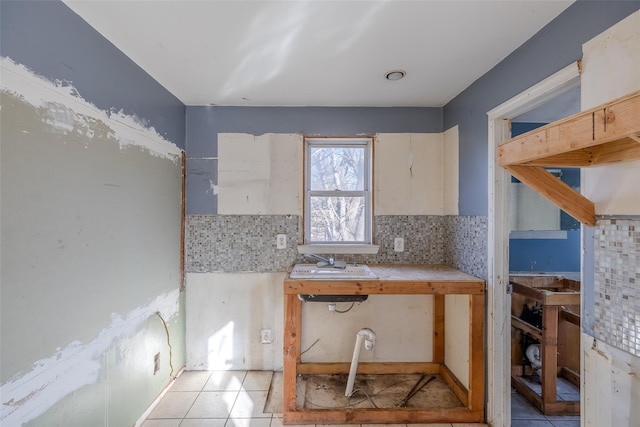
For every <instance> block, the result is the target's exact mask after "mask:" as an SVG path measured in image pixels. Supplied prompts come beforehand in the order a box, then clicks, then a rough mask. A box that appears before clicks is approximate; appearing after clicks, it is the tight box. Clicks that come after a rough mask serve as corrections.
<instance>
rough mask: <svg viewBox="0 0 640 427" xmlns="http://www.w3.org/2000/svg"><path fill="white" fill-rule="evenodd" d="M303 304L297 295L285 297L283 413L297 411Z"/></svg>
mask: <svg viewBox="0 0 640 427" xmlns="http://www.w3.org/2000/svg"><path fill="white" fill-rule="evenodd" d="M301 315H302V302H301V301H300V300H299V299H298V296H297V295H285V296H284V316H285V317H284V340H283V344H284V352H283V359H284V365H283V374H282V382H283V384H282V386H283V389H282V400H283V411H284V413H285V414H286V413H287V412H293V411H295V410H296V370H297V365H298V362H300V333H301V329H302V328H301V324H302V322H301Z"/></svg>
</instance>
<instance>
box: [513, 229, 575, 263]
mask: <svg viewBox="0 0 640 427" xmlns="http://www.w3.org/2000/svg"><path fill="white" fill-rule="evenodd" d="M509 270H510V271H512V272H535V273H541V272H544V273H554V272H565V273H566V272H579V271H580V230H570V231H567V238H566V239H511V240H509Z"/></svg>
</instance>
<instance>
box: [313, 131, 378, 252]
mask: <svg viewBox="0 0 640 427" xmlns="http://www.w3.org/2000/svg"><path fill="white" fill-rule="evenodd" d="M304 146H305V148H304V149H305V164H304V242H305V244H306V245H313V246H318V247H320V246H332V247H335V246H347V245H371V244H372V243H373V137H340V138H336V137H305V138H304ZM318 146H330V147H353V146H359V147H363V148H364V149H365V158H364V174H365V180H364V188H363V190H360V191H339V190H337V191H312V190H311V149H312V148H313V147H318ZM337 194H339V195H340V196H343V197H349V196H357V197H364V200H365V225H364V241H349V242H344V241H334V242H318V241H311V240H310V234H311V215H310V209H311V197H312V196H336V195H337Z"/></svg>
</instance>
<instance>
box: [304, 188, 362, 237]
mask: <svg viewBox="0 0 640 427" xmlns="http://www.w3.org/2000/svg"><path fill="white" fill-rule="evenodd" d="M310 212H311V218H310V220H311V221H310V226H311V227H310V228H311V229H310V230H309V231H310V236H309V237H310V238H311V241H312V242H362V241H364V234H365V228H364V227H365V215H366V209H365V198H364V197H317V196H311V210H310Z"/></svg>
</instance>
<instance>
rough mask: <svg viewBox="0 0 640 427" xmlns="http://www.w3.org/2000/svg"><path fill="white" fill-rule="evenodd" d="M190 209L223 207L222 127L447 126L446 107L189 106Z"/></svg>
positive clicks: (333, 131)
mask: <svg viewBox="0 0 640 427" xmlns="http://www.w3.org/2000/svg"><path fill="white" fill-rule="evenodd" d="M186 116H187V214H193V215H213V214H216V213H217V199H216V196H215V195H214V194H213V192H212V191H211V183H217V182H218V181H217V169H218V167H217V160H216V158H217V156H218V133H225V132H229V133H248V134H251V135H262V134H264V133H297V134H302V135H323V136H353V135H360V134H368V135H375V134H376V133H377V132H386V133H421V132H422V133H437V132H442V130H443V128H442V109H441V108H382V107H380V108H358V107H353V108H350V107H340V108H331V107H216V106H211V107H187V114H186Z"/></svg>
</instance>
